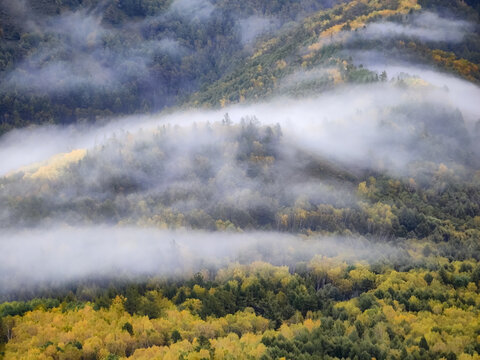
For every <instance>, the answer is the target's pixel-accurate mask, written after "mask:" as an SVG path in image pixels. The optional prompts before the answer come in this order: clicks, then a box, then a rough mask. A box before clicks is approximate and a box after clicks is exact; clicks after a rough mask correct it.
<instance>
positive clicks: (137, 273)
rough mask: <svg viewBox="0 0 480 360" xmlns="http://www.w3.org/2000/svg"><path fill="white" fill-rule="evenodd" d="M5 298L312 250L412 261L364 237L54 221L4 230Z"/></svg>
mask: <svg viewBox="0 0 480 360" xmlns="http://www.w3.org/2000/svg"><path fill="white" fill-rule="evenodd" d="M0 246H1V247H2V258H3V260H2V262H1V263H0V274H1V275H0V297H6V298H8V295H9V293H12V292H17V293H20V292H22V293H24V294H25V293H28V290H27V289H32V290H34V291H40V290H41V289H47V288H57V287H61V286H62V285H64V284H66V283H72V282H75V281H79V280H82V279H85V278H90V279H107V280H108V279H122V278H123V279H129V278H130V279H145V277H151V276H156V277H158V276H161V277H164V276H168V277H172V276H174V277H177V276H179V277H183V276H189V275H192V274H194V273H195V272H198V271H200V270H203V269H208V270H215V269H218V268H219V267H222V266H226V265H228V264H230V263H235V262H238V263H242V264H244V263H251V262H253V261H267V262H270V263H272V264H276V265H290V266H294V265H295V264H296V263H298V262H304V261H309V260H311V259H312V258H313V256H315V255H319V256H322V255H323V256H328V257H338V259H339V260H342V261H348V262H350V261H375V262H379V263H381V262H382V261H387V260H392V259H397V260H399V259H407V258H408V255H407V254H406V252H405V251H404V250H401V249H397V248H395V247H392V246H391V245H387V244H378V243H377V244H375V245H373V244H371V243H369V242H368V241H367V240H365V239H361V238H355V239H354V238H334V237H325V238H302V237H298V236H293V235H288V234H281V233H268V232H267V233H265V232H252V233H238V234H235V233H218V232H217V233H211V232H191V231H168V230H158V229H151V228H150V229H148V228H144V229H140V228H131V227H114V228H112V227H107V226H101V227H74V228H72V227H56V228H40V229H35V230H23V231H18V232H4V233H2V235H1V236H0Z"/></svg>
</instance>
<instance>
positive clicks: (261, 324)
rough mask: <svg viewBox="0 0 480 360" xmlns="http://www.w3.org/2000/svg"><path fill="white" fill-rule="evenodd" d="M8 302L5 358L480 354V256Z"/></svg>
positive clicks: (325, 267)
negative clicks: (401, 267) (406, 265)
mask: <svg viewBox="0 0 480 360" xmlns="http://www.w3.org/2000/svg"><path fill="white" fill-rule="evenodd" d="M206 274H207V273H204V274H203V275H202V274H200V273H199V274H197V275H195V276H194V277H193V278H191V279H190V280H187V281H183V282H172V281H169V282H158V281H157V282H150V283H149V285H148V286H146V287H145V286H135V285H131V286H127V287H126V288H123V290H122V289H116V288H114V287H111V288H110V290H108V291H105V292H104V293H103V294H98V295H97V297H96V298H95V299H92V301H88V302H85V301H80V300H78V299H77V298H76V297H75V295H74V294H72V293H71V294H70V295H68V296H66V297H63V298H60V299H59V300H36V301H34V302H26V303H21V302H20V303H19V302H17V303H4V304H2V305H0V315H1V333H0V335H1V341H2V342H3V343H5V342H6V346H5V347H4V350H3V354H4V358H5V359H19V358H35V359H50V358H55V359H121V358H131V359H152V358H162V359H163V358H165V359H170V358H172V359H178V358H184V359H201V358H207V359H248V358H262V359H278V358H282V357H284V358H296V359H297V358H301V359H310V358H312V359H313V358H316V357H318V356H320V357H325V356H326V357H328V358H331V359H340V358H349V359H356V358H358V359H367V358H372V357H375V358H377V359H441V358H447V359H450V358H452V359H453V358H456V359H477V358H478V357H479V353H480V346H479V343H478V336H479V333H478V329H479V326H480V322H479V319H480V317H479V312H480V293H479V286H480V266H479V265H478V262H476V261H472V260H468V261H455V262H448V260H447V259H445V258H433V257H432V258H430V259H429V260H428V261H427V262H425V263H424V265H423V266H421V267H420V268H416V269H412V270H406V269H404V270H402V271H395V270H393V269H392V268H390V267H388V266H387V265H381V264H378V265H365V264H362V263H353V264H347V263H345V262H343V261H341V260H339V259H329V258H324V257H323V258H321V257H317V258H314V259H312V261H310V262H309V263H303V264H297V266H295V269H290V270H289V269H288V268H287V267H275V266H272V265H269V264H266V263H254V264H251V265H243V266H240V265H231V266H230V267H228V268H225V269H223V270H220V271H219V272H217V273H216V275H206Z"/></svg>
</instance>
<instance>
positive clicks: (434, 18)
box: [359, 12, 474, 43]
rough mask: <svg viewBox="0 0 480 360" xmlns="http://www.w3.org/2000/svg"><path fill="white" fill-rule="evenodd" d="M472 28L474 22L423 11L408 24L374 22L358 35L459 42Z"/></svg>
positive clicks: (371, 38) (373, 38)
mask: <svg viewBox="0 0 480 360" xmlns="http://www.w3.org/2000/svg"><path fill="white" fill-rule="evenodd" d="M473 28H474V24H472V23H469V22H467V21H464V20H455V19H449V18H444V17H440V16H438V15H437V14H435V13H431V12H424V13H421V14H419V15H414V16H412V20H411V22H410V23H409V24H401V23H395V22H390V21H385V22H374V23H370V24H368V25H367V26H366V28H365V29H363V30H361V31H359V35H360V36H362V37H364V38H366V39H369V40H378V39H385V38H394V37H407V38H415V39H419V40H421V41H425V42H451V43H454V42H460V41H462V40H463V38H464V37H465V35H467V34H468V33H469V32H470V31H472V30H473Z"/></svg>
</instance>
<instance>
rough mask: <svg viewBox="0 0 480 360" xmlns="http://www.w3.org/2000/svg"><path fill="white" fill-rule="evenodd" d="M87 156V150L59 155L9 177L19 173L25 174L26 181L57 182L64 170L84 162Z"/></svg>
mask: <svg viewBox="0 0 480 360" xmlns="http://www.w3.org/2000/svg"><path fill="white" fill-rule="evenodd" d="M86 154H87V151H86V150H85V149H77V150H73V151H71V152H69V153H62V154H57V155H55V156H53V157H52V158H50V159H49V160H47V161H45V162H42V163H35V164H32V165H28V166H25V167H23V168H21V169H19V170H17V171H15V172H13V173H9V174H8V175H7V176H11V175H13V174H14V173H17V172H23V173H24V175H23V177H24V179H34V180H42V179H45V180H55V179H58V178H59V177H60V176H61V175H62V174H63V170H64V169H65V168H66V167H67V166H68V165H70V164H73V163H76V162H78V161H80V160H82V159H83V158H84V157H85V155H86Z"/></svg>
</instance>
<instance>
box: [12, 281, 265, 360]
mask: <svg viewBox="0 0 480 360" xmlns="http://www.w3.org/2000/svg"><path fill="white" fill-rule="evenodd" d="M196 291H201V289H200V288H198V289H196ZM197 301H199V300H197ZM164 302H166V303H167V306H168V308H167V309H166V311H165V315H164V316H163V317H161V318H158V319H149V318H148V317H146V316H139V315H130V314H128V313H127V312H125V310H124V308H123V299H121V298H119V297H117V298H116V299H115V300H114V303H113V305H112V306H111V307H110V308H109V309H108V310H105V309H101V310H99V311H95V310H94V309H93V308H92V306H91V305H90V304H87V305H85V307H84V308H82V309H78V310H71V311H66V312H62V310H61V308H55V309H52V310H50V311H45V310H42V309H38V310H34V311H31V312H28V313H26V314H25V315H24V316H22V317H19V316H17V317H15V328H14V330H13V338H12V340H11V341H9V342H8V344H7V346H6V349H5V350H6V354H5V359H6V360H7V359H52V358H55V359H81V358H97V359H102V358H104V357H107V356H108V355H109V354H115V355H118V356H121V357H126V356H127V355H132V356H131V358H133V359H147V358H148V359H153V358H155V359H157V358H158V359H170V358H171V359H173V358H175V359H178V354H180V353H182V354H189V353H191V354H193V355H189V356H188V357H187V358H188V359H197V358H199V359H200V358H202V357H203V356H202V351H203V352H204V350H205V349H198V346H197V342H198V338H199V337H200V336H204V337H206V338H207V339H212V342H211V346H212V348H213V349H216V350H218V352H217V351H216V357H215V358H216V359H217V358H218V359H224V358H232V357H231V356H235V357H234V358H237V356H240V355H241V354H250V355H251V356H254V357H257V356H260V355H262V354H263V352H264V351H265V347H264V345H263V344H261V343H260V340H261V335H259V334H262V333H263V332H265V331H266V330H267V329H268V327H269V321H268V320H267V319H264V318H262V317H260V316H257V315H255V313H254V312H253V310H252V309H248V308H247V309H245V311H241V312H237V313H235V314H229V315H227V316H225V317H223V318H218V319H217V318H208V319H206V320H202V319H201V318H199V317H198V316H197V315H195V314H194V313H193V312H192V311H188V310H181V309H177V308H176V307H174V306H173V304H172V303H169V302H168V301H167V300H165V299H164ZM184 307H188V304H185V306H184ZM126 323H130V324H131V325H132V328H133V334H130V333H129V332H128V331H125V330H124V329H123V326H124V325H125V324H126ZM173 330H177V331H178V332H179V333H180V335H181V337H182V339H183V340H182V341H180V342H178V343H174V344H170V343H169V338H170V334H171V333H172V331H173ZM76 344H80V345H81V346H78V345H76ZM197 350H198V351H197ZM198 356H200V357H198ZM208 357H209V356H208Z"/></svg>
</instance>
